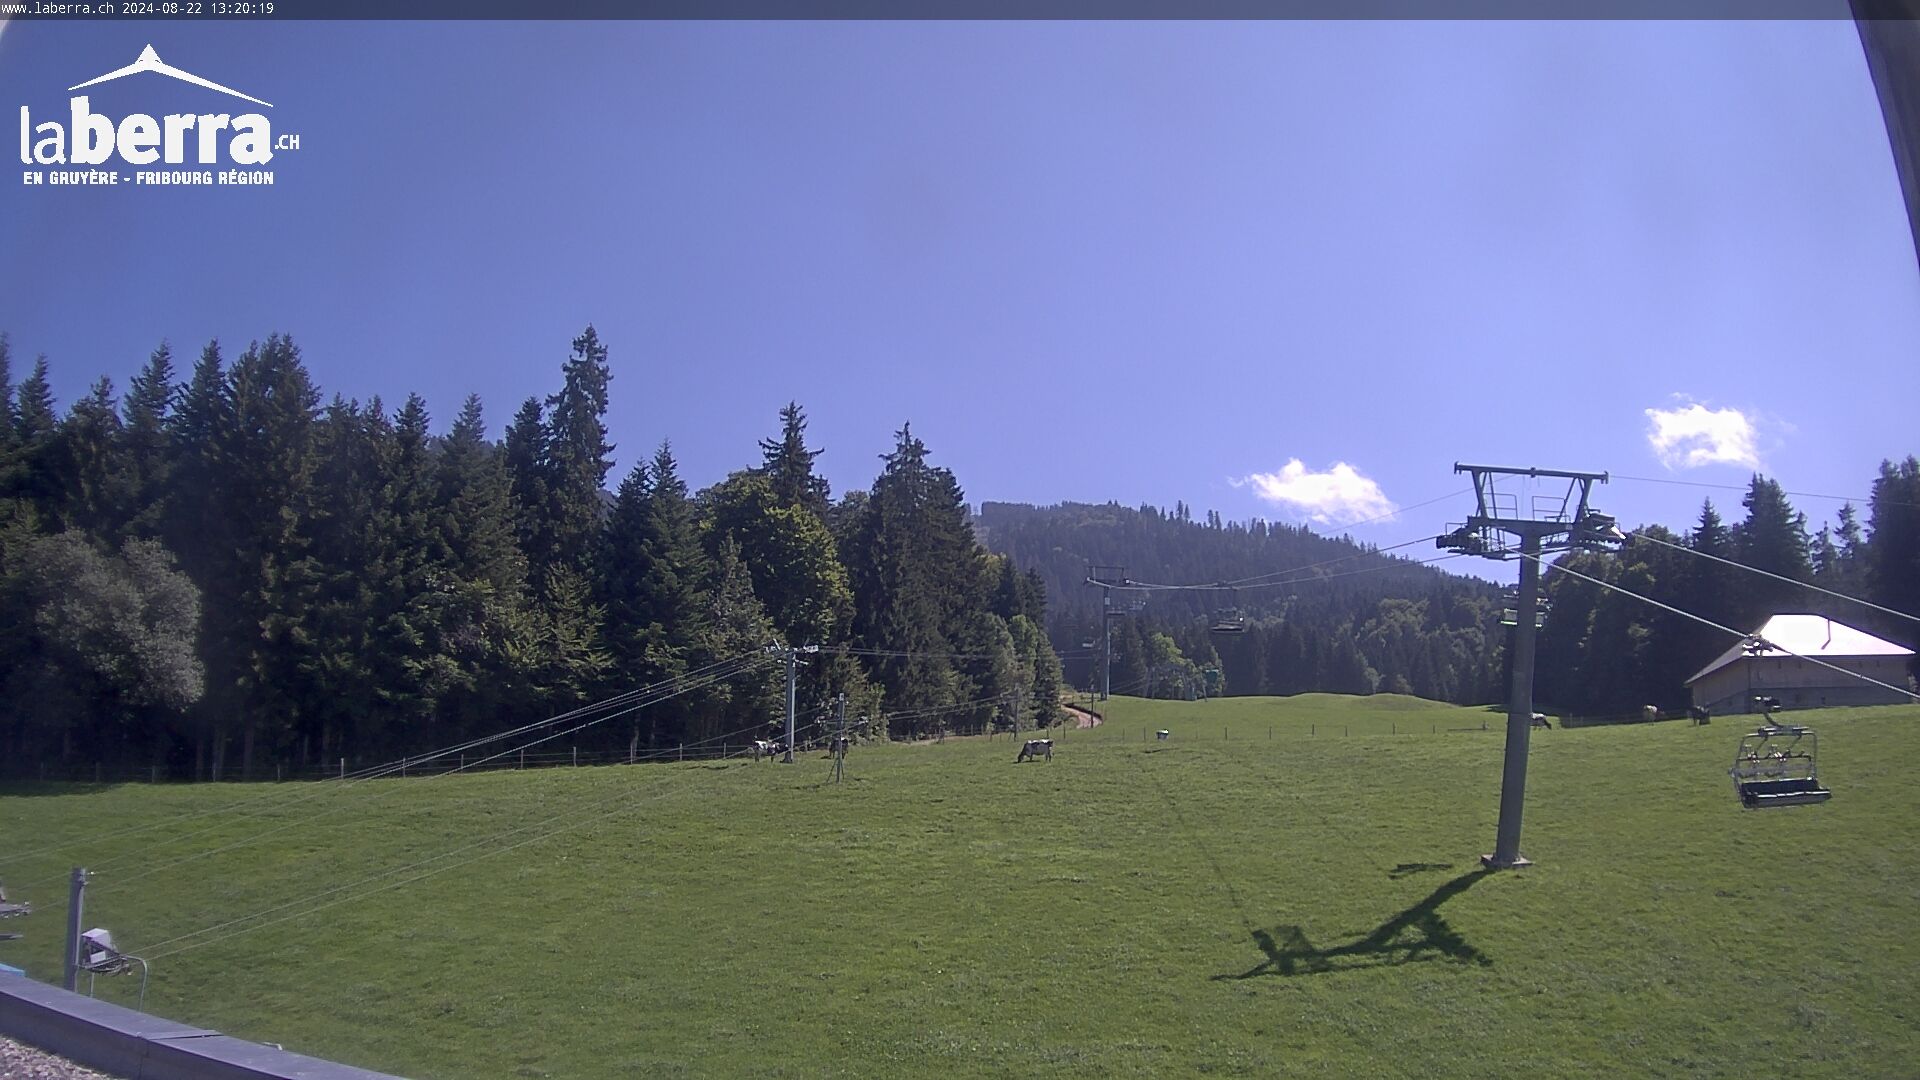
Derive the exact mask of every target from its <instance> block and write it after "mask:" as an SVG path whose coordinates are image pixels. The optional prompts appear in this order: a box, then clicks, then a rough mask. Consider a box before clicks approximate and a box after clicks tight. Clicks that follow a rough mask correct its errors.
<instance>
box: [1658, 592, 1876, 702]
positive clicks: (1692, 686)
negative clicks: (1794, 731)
mask: <svg viewBox="0 0 1920 1080" xmlns="http://www.w3.org/2000/svg"><path fill="white" fill-rule="evenodd" d="M1756 634H1757V635H1758V636H1759V637H1760V638H1761V639H1763V640H1764V641H1766V642H1767V643H1768V645H1769V646H1770V647H1767V648H1761V649H1749V648H1748V647H1747V644H1746V643H1745V642H1742V643H1740V644H1738V645H1735V646H1734V647H1733V648H1731V649H1728V650H1727V651H1726V652H1724V653H1721V654H1720V656H1719V657H1718V658H1717V659H1715V660H1714V662H1713V663H1711V664H1708V665H1707V666H1706V667H1704V668H1701V669H1700V671H1699V673H1698V674H1696V675H1694V677H1693V678H1691V679H1688V680H1687V688H1688V689H1689V690H1691V691H1692V692H1693V704H1694V706H1695V707H1696V708H1702V709H1706V710H1708V711H1709V712H1712V713H1714V714H1715V715H1723V714H1727V713H1749V712H1758V711H1760V710H1759V709H1758V708H1757V707H1756V706H1755V705H1754V703H1753V699H1754V698H1756V697H1772V698H1779V699H1780V707H1781V708H1783V709H1818V708H1821V707H1822V706H1827V705H1834V706H1839V705H1900V704H1904V703H1906V702H1908V701H1911V700H1912V699H1911V698H1909V697H1907V696H1906V695H1904V694H1899V693H1895V692H1894V691H1892V690H1887V689H1884V688H1882V687H1878V686H1875V685H1873V683H1870V682H1862V681H1861V680H1859V679H1856V678H1853V677H1851V676H1848V675H1843V674H1841V673H1840V672H1838V671H1835V670H1833V668H1825V667H1821V666H1820V665H1819V664H1814V663H1809V662H1808V661H1806V660H1802V659H1801V658H1800V657H1801V656H1807V657H1813V658H1815V659H1818V660H1822V661H1825V662H1826V663H1829V664H1832V665H1833V666H1834V667H1838V668H1844V669H1846V670H1847V671H1851V672H1855V673H1856V674H1860V675H1865V676H1866V677H1867V678H1870V679H1873V680H1875V681H1878V682H1883V683H1886V684H1887V685H1888V686H1899V687H1909V688H1910V687H1911V685H1912V683H1911V680H1910V679H1909V677H1908V674H1907V666H1908V664H1909V663H1910V662H1911V661H1912V660H1913V650H1912V649H1909V648H1905V647H1903V646H1900V645H1895V644H1894V643H1893V642H1891V641H1886V640H1884V639H1882V638H1877V637H1874V636H1873V635H1872V634H1869V633H1867V632H1866V631H1864V630H1857V629H1855V628H1853V627H1851V626H1848V625H1847V624H1846V623H1843V622H1835V621H1834V620H1832V619H1829V618H1827V617H1826V616H1824V615H1775V616H1773V617H1772V618H1770V619H1768V620H1767V623H1766V625H1765V626H1762V627H1761V628H1760V629H1759V630H1758V631H1756ZM1771 646H1778V647H1777V648H1775V647H1771ZM1789 653H1799V654H1800V655H1799V656H1793V655H1789Z"/></svg>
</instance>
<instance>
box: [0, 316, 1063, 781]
mask: <svg viewBox="0 0 1920 1080" xmlns="http://www.w3.org/2000/svg"><path fill="white" fill-rule="evenodd" d="M611 380H612V369H611V367H610V366H609V363H608V352H607V347H606V345H605V344H604V343H602V342H601V341H600V339H599V337H598V335H596V334H595V332H594V330H593V329H592V328H591V327H589V328H588V329H587V330H586V331H585V332H584V333H582V334H581V335H580V337H578V338H577V339H575V340H574V342H573V346H572V350H571V354H570V355H569V356H568V358H567V360H566V362H565V363H564V365H563V366H562V370H561V378H560V384H561V385H560V387H559V389H558V390H557V391H556V392H555V393H553V394H552V395H551V396H548V397H545V398H529V399H528V400H527V401H525V402H524V403H522V404H521V405H520V407H519V408H518V410H517V411H516V412H515V413H514V415H513V417H512V420H511V422H510V423H509V424H508V425H507V427H506V429H505V432H504V435H503V437H502V438H501V439H499V440H498V441H495V440H493V439H490V438H489V437H488V421H487V417H486V414H485V413H484V412H483V409H482V404H481V402H480V401H479V400H478V399H477V398H473V397H469V398H468V399H467V400H466V401H465V402H464V403H463V404H462V405H461V407H460V409H459V410H458V412H457V413H456V414H455V415H454V416H453V418H452V421H451V423H450V424H448V425H446V426H445V427H444V433H436V425H435V422H434V421H435V418H434V417H433V416H432V414H431V413H430V412H429V409H428V405H427V403H426V402H425V401H423V400H421V399H420V398H419V397H417V396H410V397H408V398H407V399H406V400H405V401H403V402H401V403H400V404H399V405H398V407H397V408H396V407H391V406H389V405H388V404H387V403H385V402H382V401H381V400H379V399H377V398H376V399H374V400H370V401H366V402H359V401H350V400H344V399H342V398H340V397H337V396H336V397H333V398H332V399H325V398H323V395H322V391H321V388H320V387H319V386H318V385H317V384H316V383H315V381H314V380H313V378H312V376H311V374H310V373H309V371H308V370H307V367H306V365H305V364H304V363H303V361H302V358H301V355H300V350H299V349H298V347H297V346H296V345H295V344H294V342H293V341H291V340H290V339H288V338H286V337H283V336H274V337H269V338H267V339H266V340H265V341H259V342H255V343H253V344H252V345H250V346H248V347H247V348H246V350H245V351H244V352H241V353H240V354H239V355H238V356H233V357H228V356H227V355H226V354H225V353H224V351H223V350H222V347H221V346H220V345H219V344H218V343H212V344H209V345H207V346H206V348H204V349H203V350H202V351H201V352H200V354H199V356H198V357H197V358H195V359H193V360H192V361H191V363H182V362H177V361H176V360H175V358H174V356H173V355H172V353H171V352H170V350H169V349H168V348H167V347H166V346H164V345H163V346H162V347H161V348H159V349H158V350H156V351H155V352H154V353H153V354H152V356H151V357H150V358H149V360H148V361H147V363H146V365H145V367H144V368H143V370H142V371H141V373H140V374H139V376H138V377H136V378H135V379H133V380H132V382H131V385H129V386H128V387H127V389H126V392H125V394H124V395H117V394H116V392H115V388H114V387H113V386H111V385H110V384H109V383H108V382H107V381H106V380H101V381H100V382H98V383H96V384H95V386H94V388H93V391H92V392H91V393H90V394H88V395H87V396H86V397H85V398H83V399H82V400H80V401H78V402H76V403H74V404H73V405H72V407H71V408H70V409H69V410H68V411H67V413H66V414H65V415H64V416H61V415H59V414H58V413H57V411H56V407H55V403H54V401H53V400H52V395H51V393H50V391H49V388H48V379H47V364H46V361H45V360H44V359H41V360H40V361H39V362H38V363H36V364H35V365H34V366H33V367H32V369H31V370H30V372H28V373H27V375H26V377H25V378H24V379H21V380H20V381H19V383H18V385H17V386H15V385H14V383H13V375H12V360H11V357H10V356H9V354H8V351H7V346H6V343H5V339H4V338H3V337H0V400H4V402H5V403H6V408H5V409H4V410H0V605H4V608H5V610H4V614H0V677H3V678H4V680H5V685H4V697H3V698H0V760H4V762H6V763H7V765H6V766H5V767H4V768H6V769H7V771H11V772H13V773H15V774H21V773H25V772H27V771H28V770H29V769H31V768H34V767H37V766H41V765H45V764H47V763H55V764H62V765H67V766H73V765H80V764H93V763H101V762H104V763H107V764H110V765H116V766H123V767H124V766H128V765H137V766H140V767H142V768H154V767H158V768H160V769H164V770H165V772H166V774H167V775H170V776H175V777H193V778H220V777H245V776H249V775H255V776H257V775H260V770H261V769H262V768H266V769H267V770H268V772H267V775H272V768H271V766H272V765H275V764H279V765H285V766H288V767H292V768H296V769H299V768H311V767H315V766H317V765H319V764H320V763H323V762H326V763H331V762H333V761H335V760H336V759H338V758H343V757H344V758H348V759H350V760H353V761H362V760H368V759H374V760H378V759H384V758H393V757H398V756H401V755H405V754H409V753H418V752H423V751H426V750H429V749H433V748H438V747H442V746H446V745H449V744H452V743H455V742H457V741H459V740H461V739H463V738H466V737H470V736H473V735H478V734H488V733H492V732H495V731H498V730H500V729H502V728H507V727H513V726H516V725H519V724H524V723H528V722H530V721H532V720H537V719H541V718H544V717H548V716H552V715H555V714H559V713H563V712H566V711H567V710H570V709H574V708H577V707H580V706H582V705H585V704H588V703H593V702H598V701H602V700H604V699H606V698H608V697H610V696H613V695H617V694H621V693H623V692H627V691H630V690H633V689H634V688H635V687H639V686H644V685H653V684H658V683H661V682H664V681H667V680H684V681H683V682H681V683H676V685H677V686H678V685H686V684H688V683H696V684H697V683H698V682H700V681H701V680H702V679H703V678H704V674H703V673H710V672H724V673H726V677H724V678H718V679H716V680H715V681H712V682H711V683H710V684H709V685H704V686H698V687H697V688H696V689H694V690H692V691H690V692H686V693H680V694H678V695H676V696H674V697H672V698H670V699H667V700H664V701H661V702H659V703H658V704H655V705H652V706H651V707H648V708H645V709H639V710H635V711H634V712H633V713H632V716H631V718H630V719H625V720H623V721H622V722H620V723H607V724H600V725H597V726H595V727H594V728H592V729H590V730H585V731H582V732H580V733H579V734H578V735H577V736H576V737H574V738H573V739H572V742H573V744H574V745H577V746H579V747H580V748H581V749H587V750H591V749H619V750H630V749H632V748H636V747H637V748H642V749H645V748H652V747H672V746H675V745H676V744H683V743H697V742H700V741H701V740H703V739H707V738H710V737H712V736H715V735H716V734H718V733H721V732H728V731H734V732H737V731H740V730H741V729H742V728H744V727H748V726H751V725H753V724H755V723H757V722H760V721H761V720H762V719H764V721H766V722H767V723H769V724H771V723H773V722H774V721H776V720H778V719H780V718H782V717H783V716H784V709H785V700H784V699H785V691H786V687H785V674H784V665H783V664H780V663H777V662H775V661H774V660H773V658H771V657H770V656H768V655H767V649H768V647H769V646H772V645H788V644H791V645H820V646H824V647H825V648H823V649H822V651H820V652H818V653H815V654H812V655H809V656H807V657H806V666H805V667H802V668H800V669H799V670H800V674H799V680H798V687H797V691H796V699H797V701H798V703H799V705H800V708H801V710H802V711H804V712H806V713H807V715H808V716H810V717H812V716H817V715H818V714H819V713H820V712H821V711H822V710H823V709H824V708H825V707H826V704H827V703H828V702H829V701H830V700H832V699H834V698H836V697H837V696H838V695H841V694H845V695H846V698H847V710H848V712H849V713H850V714H855V715H871V716H875V717H882V716H884V717H887V718H888V720H883V721H882V722H881V723H882V724H885V723H887V722H888V721H889V720H893V719H894V718H897V723H896V726H897V727H898V728H899V729H900V730H897V731H891V732H885V733H890V734H894V735H905V734H908V733H911V732H915V731H920V730H925V729H928V728H931V727H934V726H938V727H940V728H943V729H945V730H958V731H968V730H974V731H977V730H980V729H981V728H983V727H984V726H985V725H987V724H990V723H999V724H1002V725H1010V724H1012V723H1014V722H1015V720H1016V718H1015V717H1014V716H1012V715H1011V710H1013V709H1014V708H1016V707H1017V708H1018V709H1019V710H1020V711H1021V714H1022V715H1021V716H1020V717H1018V718H1017V719H1018V722H1019V723H1020V724H1021V725H1022V726H1026V727H1034V726H1044V725H1047V724H1050V723H1052V722H1053V721H1054V720H1055V719H1056V716H1057V707H1056V706H1055V704H1054V703H1055V702H1056V701H1057V699H1058V688H1059V684H1060V674H1059V660H1058V658H1057V657H1056V656H1055V655H1054V653H1053V651H1052V649H1051V648H1050V647H1049V646H1048V644H1047V640H1046V636H1045V634H1044V632H1043V631H1042V629H1041V627H1042V625H1043V623H1044V620H1045V597H1044V596H1043V595H1042V594H1041V593H1040V592H1039V591H1038V590H1037V589H1036V588H1035V587H1034V586H1033V583H1032V582H1031V581H1029V580H1028V579H1026V578H1024V577H1023V576H1021V575H1020V574H1018V573H1016V572H1015V571H1014V570H1013V568H1012V566H1011V564H1010V563H1009V562H1008V561H1007V560H1006V559H1004V558H1001V557H998V556H994V555H991V554H989V553H988V552H987V551H986V550H985V549H984V548H982V547H981V546H980V544H979V543H978V541H977V540H976V538H975V535H974V532H973V529H972V526H971V524H970V521H969V514H968V511H967V506H966V502H965V499H964V495H963V493H962V490H961V488H960V485H959V482H958V481H957V480H956V479H955V477H954V476H953V474H952V473H951V472H949V471H948V470H946V469H944V468H940V467H939V466H937V465H935V464H933V462H932V460H931V456H930V454H929V451H928V448H927V447H926V446H925V445H924V444H923V443H922V442H921V441H920V440H919V439H917V438H915V437H914V436H913V434H912V432H911V430H910V429H909V428H908V427H907V426H902V428H901V429H900V431H899V432H898V433H897V437H896V440H895V445H894V449H893V452H892V453H891V454H889V455H887V456H886V458H885V459H884V461H883V462H882V463H881V469H880V474H879V476H878V477H877V478H876V479H875V480H874V482H873V485H872V487H871V488H870V489H868V490H864V491H856V492H852V493H850V494H848V495H846V496H844V497H842V498H841V499H839V500H838V501H834V500H833V499H832V498H831V494H832V493H831V492H830V491H829V490H828V487H827V484H826V482H825V480H824V479H823V478H822V477H821V476H819V475H817V474H816V473H815V471H814V467H813V463H814V459H815V457H816V456H817V455H818V454H819V451H818V450H816V449H813V448H810V447H809V446H808V445H807V442H806V427H807V420H806V415H805V413H804V411H803V410H802V409H801V408H800V407H799V406H798V405H789V406H788V407H787V408H786V409H784V410H782V412H781V414H780V416H779V417H778V429H777V431H776V432H775V433H774V434H772V436H771V437H769V438H768V439H766V440H765V441H763V442H762V443H761V445H760V448H759V449H760V454H761V458H760V461H759V462H758V463H756V464H754V465H753V466H752V467H750V468H744V469H741V470H740V471H738V472H735V473H733V474H732V475H730V476H728V477H727V478H726V479H724V480H722V481H721V482H719V483H717V484H715V485H713V486H711V487H709V488H707V489H705V490H703V491H698V492H693V491H690V490H689V489H688V486H687V484H686V482H685V481H684V480H683V479H682V478H681V476H680V474H679V469H678V467H677V465H676V464H675V461H674V457H673V452H672V448H671V446H670V445H669V444H667V443H666V442H664V441H662V442H661V443H660V444H659V446H658V448H657V449H656V450H654V451H653V453H652V454H651V456H650V457H648V458H647V459H646V460H645V461H644V462H643V463H641V464H639V465H636V466H634V467H633V469H632V470H631V471H629V472H628V473H627V474H626V475H625V476H624V477H621V478H619V480H618V483H617V484H616V485H613V490H612V494H611V495H609V494H608V491H607V488H608V480H609V476H608V473H609V470H610V463H611V455H612V450H613V447H612V445H611V444H610V443H609V437H608V432H607V429H606V426H605V423H604V417H605V413H606V409H607V403H608V393H609V386H610V383H611ZM769 419H770V421H771V420H772V419H773V418H769ZM743 658H744V659H743ZM773 730H774V729H772V728H769V729H768V733H769V734H771V733H772V731H773ZM735 745H736V746H737V745H739V743H738V740H736V743H735Z"/></svg>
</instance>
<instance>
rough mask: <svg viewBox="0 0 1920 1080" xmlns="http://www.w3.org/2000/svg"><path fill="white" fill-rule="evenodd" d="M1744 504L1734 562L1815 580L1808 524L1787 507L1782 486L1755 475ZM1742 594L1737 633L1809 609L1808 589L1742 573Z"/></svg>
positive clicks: (1735, 533) (1735, 532) (1736, 533)
mask: <svg viewBox="0 0 1920 1080" xmlns="http://www.w3.org/2000/svg"><path fill="white" fill-rule="evenodd" d="M1741 505H1743V506H1745V507H1746V508H1747V518H1746V520H1745V521H1742V522H1741V523H1740V524H1739V525H1736V526H1734V528H1733V530H1732V531H1733V543H1734V550H1735V552H1736V554H1735V555H1734V556H1733V558H1734V561H1735V562H1739V563H1742V564H1744V565H1747V566H1750V567H1753V568H1754V569H1756V570H1765V571H1767V572H1769V573H1773V574H1778V575H1780V576H1781V577H1785V578H1791V579H1793V580H1794V581H1809V580H1811V579H1812V578H1813V567H1812V565H1811V564H1810V563H1809V562H1808V561H1807V519H1806V516H1805V515H1803V514H1800V513H1797V512H1795V510H1794V509H1793V507H1792V506H1791V505H1789V504H1788V502H1787V496H1786V493H1785V492H1784V491H1783V490H1781V487H1780V485H1779V483H1777V482H1776V481H1773V480H1769V479H1767V478H1766V477H1764V476H1761V475H1759V474H1757V473H1756V474H1755V475H1754V477H1753V482H1752V484H1751V486H1749V488H1748V489H1747V494H1746V497H1745V498H1743V499H1742V500H1741ZM1736 573H1739V571H1736ZM1739 590H1740V591H1739V593H1738V596H1739V601H1738V602H1737V603H1736V605H1735V611H1736V612H1737V613H1738V614H1739V615H1740V616H1741V619H1740V623H1741V625H1737V626H1736V627H1735V628H1736V629H1746V628H1747V625H1746V624H1751V625H1753V626H1758V625H1759V623H1760V622H1761V621H1763V620H1765V619H1766V618H1767V617H1768V616H1769V615H1773V614H1775V613H1778V612H1781V611H1804V610H1806V608H1807V596H1808V593H1807V591H1806V590H1805V589H1799V588H1795V587H1794V586H1792V585H1789V584H1787V583H1785V582H1782V581H1775V580H1773V579H1770V578H1765V577H1761V576H1760V575H1758V574H1745V573H1742V577H1741V579H1740V586H1739Z"/></svg>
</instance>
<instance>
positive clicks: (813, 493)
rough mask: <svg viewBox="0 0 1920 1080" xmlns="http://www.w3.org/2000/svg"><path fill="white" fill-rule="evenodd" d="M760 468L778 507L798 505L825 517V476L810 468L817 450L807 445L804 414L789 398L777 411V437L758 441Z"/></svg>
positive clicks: (826, 498) (797, 403)
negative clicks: (778, 417) (778, 430)
mask: <svg viewBox="0 0 1920 1080" xmlns="http://www.w3.org/2000/svg"><path fill="white" fill-rule="evenodd" d="M760 452H761V454H762V455H763V460H762V462H761V466H760V471H761V472H763V473H765V474H766V477H767V481H768V483H769V484H771V485H772V487H773V495H774V498H776V499H778V500H779V501H780V505H782V506H799V507H805V508H806V509H808V510H811V511H813V512H814V513H815V514H818V515H821V516H823V517H824V516H825V514H826V512H827V503H828V495H829V489H828V487H827V480H826V477H823V476H820V475H818V474H816V473H815V472H814V471H813V460H814V459H815V458H817V457H819V456H820V454H821V451H819V450H810V449H808V448H807V414H806V411H805V410H803V409H801V408H800V403H799V402H796V401H789V402H787V404H786V405H785V407H783V408H782V409H781V410H780V437H779V438H778V439H762V440H760Z"/></svg>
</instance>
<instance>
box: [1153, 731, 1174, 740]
mask: <svg viewBox="0 0 1920 1080" xmlns="http://www.w3.org/2000/svg"><path fill="white" fill-rule="evenodd" d="M1153 737H1154V738H1156V739H1159V740H1160V741H1161V742H1166V741H1167V740H1168V739H1170V738H1172V737H1173V732H1171V731H1168V730H1167V729H1166V728H1161V729H1160V730H1158V731H1156V732H1154V733H1153Z"/></svg>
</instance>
